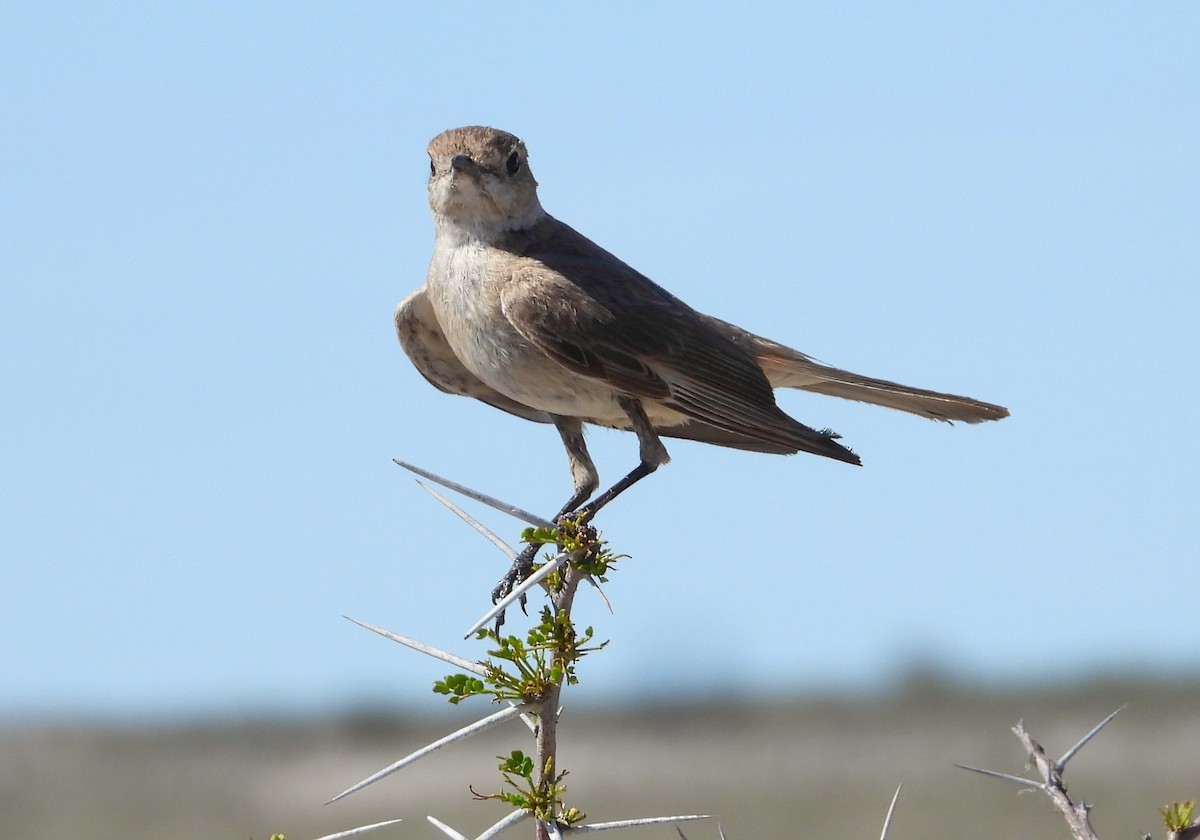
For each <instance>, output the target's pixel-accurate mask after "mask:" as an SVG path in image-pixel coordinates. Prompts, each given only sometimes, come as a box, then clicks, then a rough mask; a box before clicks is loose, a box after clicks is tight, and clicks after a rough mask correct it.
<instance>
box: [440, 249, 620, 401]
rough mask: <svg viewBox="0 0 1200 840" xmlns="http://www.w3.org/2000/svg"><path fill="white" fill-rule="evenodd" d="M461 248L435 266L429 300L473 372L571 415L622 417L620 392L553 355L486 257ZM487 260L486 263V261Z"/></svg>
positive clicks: (519, 397) (512, 394)
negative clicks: (510, 305)
mask: <svg viewBox="0 0 1200 840" xmlns="http://www.w3.org/2000/svg"><path fill="white" fill-rule="evenodd" d="M478 257H479V255H478V254H473V253H471V252H470V250H469V249H461V250H459V251H457V252H456V253H452V254H451V255H449V258H448V259H447V260H446V261H445V262H444V263H442V264H440V265H438V264H437V263H436V261H437V257H435V269H436V270H431V271H430V277H429V282H428V285H429V291H430V303H431V304H432V305H433V308H434V313H435V314H436V316H437V319H438V322H439V323H440V324H441V326H442V331H443V332H444V334H445V336H446V341H447V342H448V343H449V344H450V349H451V350H453V351H454V355H455V356H457V357H458V358H459V360H460V361H461V362H462V363H463V366H464V367H466V368H467V369H468V370H469V371H471V372H472V373H473V374H475V375H476V376H478V377H479V378H480V379H481V380H483V382H485V383H486V384H487V385H489V386H491V387H492V388H495V389H496V390H497V391H499V392H500V393H502V394H504V395H505V396H506V397H509V398H510V399H514V400H516V401H517V402H519V403H521V404H522V405H527V406H529V407H531V408H536V409H539V410H541V411H546V412H549V413H551V414H561V415H564V416H567V417H584V418H595V419H596V420H598V421H600V422H605V421H608V420H613V421H616V420H619V419H622V418H624V416H625V414H624V412H623V411H622V410H621V407H620V405H619V404H618V403H617V393H616V392H615V391H613V390H612V388H610V387H608V386H607V385H606V384H605V383H604V382H602V381H600V380H598V379H593V378H591V377H586V376H580V375H579V374H577V373H574V372H573V371H571V370H569V369H568V368H566V367H563V366H562V365H560V364H559V363H558V362H556V361H554V360H553V359H551V358H550V357H549V356H548V355H546V353H545V352H544V351H543V350H541V349H540V348H539V347H538V346H537V345H536V344H534V343H533V342H531V341H530V340H529V339H527V338H525V336H523V335H521V333H519V332H517V330H516V329H515V328H514V327H513V325H512V323H511V322H510V321H509V320H508V318H507V317H505V315H504V312H503V311H502V309H501V306H500V301H499V295H498V290H499V286H500V284H497V283H495V282H492V281H493V280H494V278H489V276H488V274H487V268H486V261H480V260H479V259H478ZM481 263H482V264H481Z"/></svg>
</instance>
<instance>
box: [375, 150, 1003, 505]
mask: <svg viewBox="0 0 1200 840" xmlns="http://www.w3.org/2000/svg"><path fill="white" fill-rule="evenodd" d="M429 161H430V163H429V166H430V175H429V206H430V208H431V209H432V210H433V221H434V228H435V232H436V239H435V241H434V249H433V259H432V261H431V262H430V265H429V273H428V276H427V278H426V280H425V284H424V285H423V286H421V287H420V288H418V289H417V290H416V291H414V292H413V293H412V294H410V295H409V296H408V297H406V298H405V299H404V300H402V301H401V302H400V305H399V306H398V307H397V308H396V316H395V320H396V332H397V335H398V336H399V338H400V344H401V345H402V346H403V348H404V351H405V353H407V354H408V357H409V358H410V359H411V360H412V362H413V364H414V365H415V366H416V368H417V370H419V371H420V372H421V374H422V375H423V376H424V377H425V378H426V379H428V380H429V382H430V383H432V384H433V385H434V386H435V387H437V388H439V389H441V390H442V391H445V392H447V393H451V394H462V395H464V396H468V397H474V398H475V399H478V400H482V401H483V402H485V403H488V404H489V405H492V406H495V407H496V408H499V409H502V410H504V411H507V412H509V413H510V414H515V415H517V416H518V417H524V418H526V419H527V420H534V421H537V422H540V423H553V424H554V426H555V427H556V428H557V429H558V433H559V435H560V436H561V437H562V441H563V444H564V445H565V446H566V449H567V460H568V462H569V464H570V468H571V476H572V479H573V482H574V492H573V494H572V495H571V497H570V499H569V500H568V501H567V502H566V504H564V505H563V508H562V510H561V511H560V513H559V515H562V514H564V513H567V512H570V511H573V510H576V509H578V508H579V506H580V505H582V504H583V503H584V502H585V501H586V500H588V499H589V498H591V497H592V495H593V494H594V493H595V492H596V490H597V489H598V487H599V474H598V473H597V471H596V467H595V464H594V463H593V462H592V459H591V456H590V455H589V454H588V451H587V446H586V445H585V443H584V437H583V427H584V424H586V423H591V424H594V425H598V426H608V427H610V428H614V429H624V430H627V431H632V432H633V433H634V434H636V435H637V438H638V444H639V454H640V462H639V464H638V466H637V467H635V468H634V469H633V470H632V471H631V472H630V473H629V474H628V475H626V476H625V477H624V478H623V479H621V480H620V481H619V482H617V483H616V484H615V485H613V486H612V487H611V488H609V489H608V490H606V491H605V492H604V493H602V494H600V495H599V496H597V497H595V498H594V499H593V500H592V502H591V504H589V505H588V506H587V507H586V508H585V509H584V510H585V511H586V512H587V513H588V514H594V513H595V512H596V511H597V510H599V508H600V507H602V506H603V505H604V504H607V503H608V502H609V501H611V500H612V499H613V498H615V497H616V496H617V494H619V493H621V492H622V491H623V490H625V489H627V488H628V487H629V486H630V485H632V484H633V483H635V482H636V481H638V480H640V479H641V478H643V477H645V476H646V475H648V474H650V473H651V472H653V471H654V470H655V469H657V468H658V467H659V466H661V465H663V464H665V463H666V462H667V461H668V460H669V456H668V455H667V450H666V448H665V447H664V446H663V443H662V441H661V439H660V436H667V437H675V438H687V439H690V440H697V441H702V442H704V443H712V444H716V445H718V446H729V447H734V448H737V449H747V450H752V451H755V452H770V453H776V454H793V453H796V452H811V453H813V454H815V455H823V456H825V457H827V458H835V459H837V460H839V461H845V462H847V463H851V464H859V463H860V461H859V458H858V456H857V455H855V454H854V453H853V452H851V451H850V450H849V449H847V448H846V447H844V446H842V445H841V444H840V443H838V438H839V435H837V434H835V433H834V432H832V431H830V430H828V429H825V430H820V431H818V430H815V429H812V428H810V427H808V426H806V425H804V424H803V423H800V422H798V421H797V420H794V419H792V418H791V417H789V416H788V415H787V414H785V413H784V412H783V411H782V410H780V408H779V407H778V406H777V405H776V404H775V395H774V390H773V389H775V388H799V389H802V390H805V391H815V392H816V393H819V394H828V395H830V396H835V397H842V398H845V399H851V400H860V401H862V402H867V403H873V404H875V405H882V406H886V407H888V408H895V409H899V410H901V411H907V412H911V413H912V414H918V415H920V416H922V417H928V418H932V419H934V420H946V421H950V420H962V421H965V422H967V423H978V422H981V421H983V420H999V419H1000V418H1002V417H1007V416H1008V410H1007V409H1005V408H1003V407H1001V406H998V405H992V404H991V403H985V402H980V401H979V400H974V399H970V398H969V397H959V396H954V395H952V394H940V393H937V392H935V391H926V390H922V389H920V388H910V387H908V386H906V385H898V384H896V383H895V382H887V381H885V380H882V379H873V378H871V377H867V376H860V375H859V374H857V373H850V372H849V371H845V370H839V369H838V368H834V367H829V366H828V365H824V364H821V363H820V362H817V361H814V360H813V359H811V358H809V357H808V356H806V355H804V354H803V353H800V352H798V351H796V350H792V349H791V348H789V347H786V346H784V345H782V344H778V343H776V342H774V341H770V340H769V339H766V338H761V337H759V336H757V335H754V334H753V333H750V332H747V331H746V330H743V329H741V328H740V327H736V326H734V325H733V324H729V323H726V322H725V321H721V320H718V319H717V318H713V317H711V316H709V315H705V314H703V313H701V312H697V311H696V310H695V309H692V308H691V307H690V306H688V305H687V304H686V303H684V302H683V301H681V300H679V298H677V297H675V296H674V295H672V294H671V293H669V292H667V291H666V290H665V289H663V288H662V287H661V286H658V285H657V284H655V283H654V282H652V281H651V280H650V279H649V278H647V277H645V276H644V275H642V274H640V273H638V272H637V271H636V270H634V269H633V268H631V267H630V266H628V265H626V264H625V263H623V262H622V261H621V260H619V259H618V258H617V257H615V256H613V255H612V254H610V253H609V252H608V251H605V250H604V249H603V248H601V247H600V246H599V245H596V244H595V243H594V242H592V241H591V240H590V239H588V238H587V237H585V236H583V235H582V234H580V233H578V232H577V231H575V230H574V229H572V228H570V227H568V226H567V225H565V224H563V223H562V222H560V221H558V219H555V218H554V217H553V216H551V215H549V214H548V213H547V212H546V211H545V210H543V209H542V205H541V203H540V202H539V201H538V195H537V181H535V180H534V177H533V173H532V172H531V171H530V169H529V158H528V153H527V152H526V149H525V144H524V143H522V142H521V140H520V139H519V138H517V137H515V136H513V135H512V134H509V133H507V132H505V131H499V130H497V129H494V128H486V127H482V126H469V127H466V128H456V129H451V130H450V131H446V132H443V133H442V134H439V135H438V136H437V137H435V138H433V140H432V141H431V142H430V143H429Z"/></svg>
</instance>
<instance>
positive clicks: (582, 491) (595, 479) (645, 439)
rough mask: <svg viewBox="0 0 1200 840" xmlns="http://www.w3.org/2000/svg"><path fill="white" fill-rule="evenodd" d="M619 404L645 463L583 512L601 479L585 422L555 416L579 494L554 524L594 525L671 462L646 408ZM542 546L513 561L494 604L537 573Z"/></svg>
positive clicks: (632, 402) (500, 619)
mask: <svg viewBox="0 0 1200 840" xmlns="http://www.w3.org/2000/svg"><path fill="white" fill-rule="evenodd" d="M617 401H618V402H619V403H620V405H621V409H622V410H623V411H624V412H625V416H626V417H628V418H629V424H630V427H631V428H632V429H633V432H634V434H636V435H637V437H638V455H639V457H640V459H641V460H640V462H639V463H638V465H637V466H636V467H634V468H633V469H632V470H630V471H629V474H628V475H626V476H625V477H624V478H622V479H621V480H620V481H618V482H617V483H616V484H614V485H613V486H612V487H610V488H608V489H607V490H605V491H604V492H603V493H601V494H600V495H599V496H597V497H596V498H594V499H593V500H592V501H591V502H589V503H588V504H586V505H584V506H583V507H582V508H580V507H579V506H580V504H582V502H583V500H584V499H586V498H587V497H588V496H590V495H591V494H592V493H594V492H595V491H596V487H597V486H598V485H599V484H600V475H599V473H598V472H597V471H596V465H595V464H594V463H593V462H592V458H591V456H590V455H589V454H588V451H587V444H586V443H584V440H583V422H582V421H581V420H579V419H578V418H575V417H559V416H555V418H554V425H555V427H556V428H557V429H558V433H559V435H560V436H561V437H562V441H563V445H564V446H565V447H566V448H567V460H568V461H569V462H570V465H571V476H572V478H574V480H575V492H574V494H572V496H571V498H570V499H568V500H567V503H566V504H565V505H563V506H562V509H561V510H559V512H558V513H557V514H556V515H555V517H554V522H555V523H556V524H557V523H558V521H559V520H560V519H562V518H563V517H564V516H566V515H567V514H569V513H573V512H575V511H579V514H578V516H579V521H580V522H589V521H591V519H592V517H594V516H595V515H596V513H597V512H599V510H600V508H602V507H604V506H605V505H607V504H608V503H609V502H611V501H612V500H613V499H615V498H616V497H617V496H619V495H621V494H622V493H624V492H625V491H626V490H628V489H629V488H630V487H632V486H633V485H635V484H637V483H638V482H639V481H641V480H642V479H643V478H645V477H646V476H648V475H650V473H652V472H654V471H655V470H656V469H658V468H659V467H661V466H662V465H663V464H665V463H667V462H668V461H670V460H671V456H670V455H668V454H667V448H666V447H665V446H663V443H662V440H661V439H660V438H659V436H658V432H656V431H655V430H654V426H653V425H652V424H651V423H650V418H649V417H647V416H646V410H645V409H644V408H642V404H641V402H640V401H639V400H637V399H635V398H633V397H624V396H622V397H618V398H617ZM542 545H543V543H530V544H529V545H527V546H526V547H525V550H524V551H522V552H521V553H520V554H518V555H517V557H516V559H515V560H513V564H512V568H510V569H509V570H508V573H507V574H506V575H505V576H504V577H502V578H501V579H500V582H499V583H497V584H496V587H495V589H493V590H492V603H495V602H496V601H499V600H500V599H501V598H503V597H504V596H506V595H507V594H508V593H509V592H511V591H512V590H513V587H515V586H516V585H517V584H519V583H520V582H521V581H523V580H525V578H527V577H529V575H530V574H531V573H532V572H533V560H534V558H535V557H536V556H537V553H538V550H539V549H540V548H541V547H542ZM521 609H522V610H524V609H525V599H524V598H522V599H521ZM502 624H504V614H503V613H501V614H500V615H499V616H497V618H496V632H497V634H499V632H500V627H501V625H502Z"/></svg>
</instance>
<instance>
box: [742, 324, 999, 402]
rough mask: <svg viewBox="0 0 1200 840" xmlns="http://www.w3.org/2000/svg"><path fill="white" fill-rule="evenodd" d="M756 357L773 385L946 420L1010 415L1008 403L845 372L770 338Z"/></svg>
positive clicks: (758, 344)
mask: <svg viewBox="0 0 1200 840" xmlns="http://www.w3.org/2000/svg"><path fill="white" fill-rule="evenodd" d="M756 338H757V336H756ZM755 356H756V358H757V359H758V363H759V365H760V366H761V367H762V369H763V373H765V374H766V375H767V379H769V380H770V382H771V386H772V387H774V388H799V389H801V390H803V391H813V392H815V393H818V394H826V395H828V396H831V397H841V398H843V399H847V400H858V401H859V402H865V403H871V404H872V405H882V406H884V407H886V408H895V409H898V410H900V411H907V412H909V413H911V414H919V415H920V416H921V417H928V418H930V419H932V420H942V421H947V422H949V421H952V420H961V421H963V422H964V423H982V422H983V421H985V420H1000V419H1001V418H1004V417H1007V416H1008V409H1007V408H1005V407H1004V406H1000V405H993V404H992V403H986V402H982V401H980V400H976V399H972V398H970V397H960V396H958V395H956V394H942V393H939V392H937V391H926V390H925V389H924V388H911V387H909V386H908V385H901V384H899V383H897V382H888V381H887V380H886V379H875V378H873V377H870V376H862V375H860V374H857V373H851V372H850V371H848V370H840V369H838V368H835V367H830V366H829V365H824V364H821V363H820V362H818V361H815V360H814V359H810V358H809V357H808V356H805V355H804V354H803V353H801V352H799V351H797V350H792V349H791V348H790V347H785V346H783V345H782V344H777V343H775V342H773V341H768V340H767V339H758V341H756V342H755Z"/></svg>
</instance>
